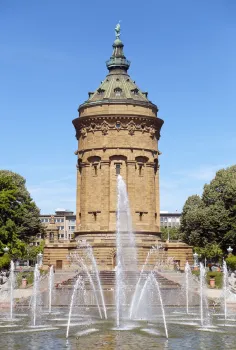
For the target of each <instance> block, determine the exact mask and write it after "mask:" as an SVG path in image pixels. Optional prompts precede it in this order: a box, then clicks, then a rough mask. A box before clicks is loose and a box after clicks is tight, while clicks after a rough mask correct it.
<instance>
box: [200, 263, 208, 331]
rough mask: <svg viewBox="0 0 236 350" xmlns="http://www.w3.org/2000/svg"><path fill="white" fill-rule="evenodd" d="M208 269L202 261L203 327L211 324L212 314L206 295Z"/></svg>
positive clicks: (201, 314) (201, 300)
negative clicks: (210, 314)
mask: <svg viewBox="0 0 236 350" xmlns="http://www.w3.org/2000/svg"><path fill="white" fill-rule="evenodd" d="M205 290H206V270H205V267H204V265H203V264H202V263H200V322H201V327H204V326H209V325H210V316H209V309H208V301H207V297H206V293H205Z"/></svg>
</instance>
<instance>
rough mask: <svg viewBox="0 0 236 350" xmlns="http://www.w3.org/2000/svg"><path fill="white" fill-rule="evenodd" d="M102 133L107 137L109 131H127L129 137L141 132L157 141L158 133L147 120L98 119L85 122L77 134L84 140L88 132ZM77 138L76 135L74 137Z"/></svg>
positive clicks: (156, 128)
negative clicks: (155, 138)
mask: <svg viewBox="0 0 236 350" xmlns="http://www.w3.org/2000/svg"><path fill="white" fill-rule="evenodd" d="M99 130H101V131H102V134H103V135H107V134H108V132H109V130H117V131H120V130H128V133H129V135H134V133H135V132H136V131H141V132H142V133H149V134H150V137H152V138H154V137H155V136H156V137H157V139H158V140H159V137H160V133H159V131H158V126H157V127H156V126H155V125H154V124H151V123H150V121H149V120H147V121H144V120H143V119H142V120H140V119H139V120H130V119H126V120H125V119H124V120H115V119H111V120H109V119H107V120H104V119H100V120H93V121H89V120H88V121H86V123H85V122H84V123H83V124H81V126H80V130H79V133H80V135H81V136H82V137H83V138H85V137H86V136H87V133H88V132H93V133H94V132H95V131H99ZM76 136H78V135H76Z"/></svg>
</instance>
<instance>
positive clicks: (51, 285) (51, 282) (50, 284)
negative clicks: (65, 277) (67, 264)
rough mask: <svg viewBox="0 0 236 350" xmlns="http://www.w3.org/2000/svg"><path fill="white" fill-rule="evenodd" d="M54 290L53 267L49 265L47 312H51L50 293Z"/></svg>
mask: <svg viewBox="0 0 236 350" xmlns="http://www.w3.org/2000/svg"><path fill="white" fill-rule="evenodd" d="M53 290H54V267H53V265H52V266H50V269H49V278H48V312H49V313H51V312H52V295H53Z"/></svg>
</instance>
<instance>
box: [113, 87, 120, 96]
mask: <svg viewBox="0 0 236 350" xmlns="http://www.w3.org/2000/svg"><path fill="white" fill-rule="evenodd" d="M114 93H115V95H116V96H120V95H121V93H122V89H121V88H119V87H117V88H115V89H114Z"/></svg>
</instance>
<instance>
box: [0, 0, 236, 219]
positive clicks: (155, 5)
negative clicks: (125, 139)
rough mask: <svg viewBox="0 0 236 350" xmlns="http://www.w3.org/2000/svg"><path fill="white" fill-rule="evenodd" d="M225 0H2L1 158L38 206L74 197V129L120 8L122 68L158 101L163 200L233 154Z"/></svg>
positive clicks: (234, 60)
mask: <svg viewBox="0 0 236 350" xmlns="http://www.w3.org/2000/svg"><path fill="white" fill-rule="evenodd" d="M235 18H236V2H235V0H208V1H206V0H198V1H194V0H178V1H177V0H162V1H159V0H149V1H140V0H136V1H127V0H126V1H125V0H119V1H117V2H112V1H107V0H103V1H95V0H93V1H82V0H81V1H78V0H77V1H76V0H70V1H61V0H50V1H47V0H40V1H32V0H24V1H17V0H12V1H1V2H0V33H1V40H0V52H1V54H0V77H1V78H0V79H1V84H0V106H1V107H0V108H1V113H0V118H1V123H0V130H1V134H0V135H1V137H0V150H1V153H0V168H1V169H9V170H13V171H16V172H18V173H20V174H21V175H23V176H24V177H25V178H26V180H27V187H28V189H29V191H30V192H31V194H32V197H33V199H34V200H35V201H36V203H37V205H38V207H39V208H40V209H41V211H42V213H48V212H51V213H52V212H54V209H55V208H57V207H62V208H69V209H73V210H74V209H75V187H76V181H75V179H76V167H75V164H76V156H75V155H74V151H75V150H76V148H77V142H76V138H75V132H74V129H73V125H72V123H71V121H72V119H74V118H75V117H76V116H77V108H78V105H79V104H81V103H82V102H84V101H85V100H86V99H87V92H88V91H93V90H94V89H96V88H97V87H98V86H99V84H100V81H101V80H103V79H104V77H105V76H106V73H107V70H106V66H105V61H106V60H107V59H108V58H109V57H110V55H111V52H112V43H113V41H114V27H115V25H116V23H117V22H118V21H119V20H121V21H122V22H121V26H122V40H123V42H124V44H125V48H124V50H125V54H126V57H127V58H128V59H129V60H131V67H130V70H129V73H130V75H131V77H132V78H133V79H134V80H135V81H136V83H137V84H138V86H139V87H140V88H141V89H142V90H143V91H148V92H149V98H150V99H151V101H152V102H154V103H156V104H157V105H158V107H159V116H160V117H161V118H163V119H164V120H165V124H164V126H163V129H162V132H161V140H160V144H159V149H160V151H161V152H162V155H161V157H160V164H161V168H160V172H161V174H160V190H161V209H162V210H169V211H172V210H178V211H180V210H181V209H182V206H183V204H184V202H185V200H186V199H187V197H188V196H189V195H192V194H196V193H198V194H201V192H202V188H203V185H204V184H205V183H206V182H209V181H210V180H211V179H212V178H213V176H214V174H215V171H216V170H218V169H220V168H222V167H226V166H230V165H233V164H235V160H236V137H235V130H236V117H235V111H236V98H235V92H236V46H235V38H236V21H235Z"/></svg>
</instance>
